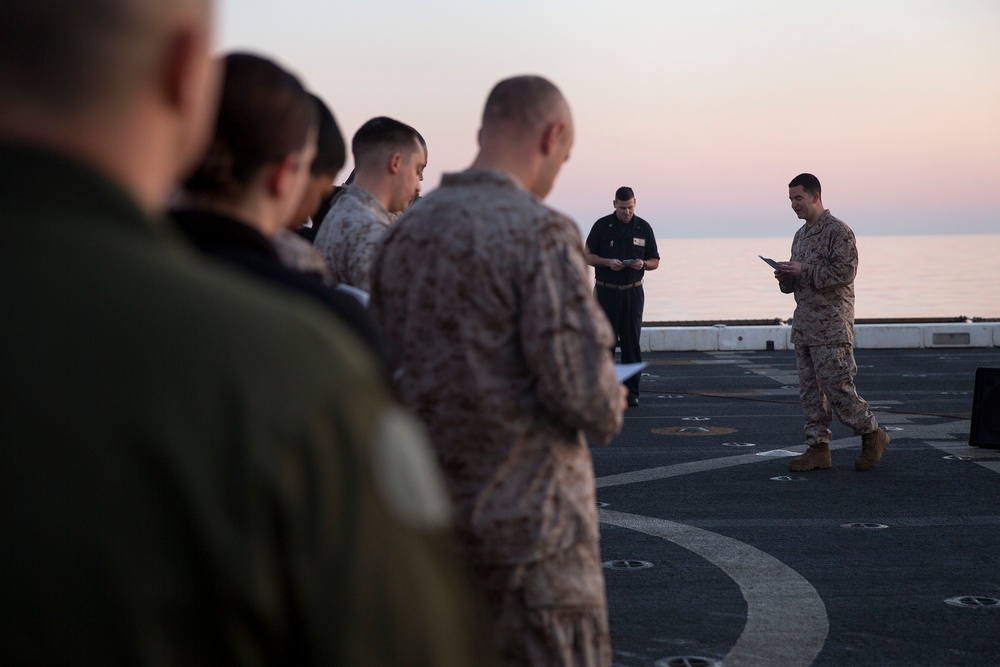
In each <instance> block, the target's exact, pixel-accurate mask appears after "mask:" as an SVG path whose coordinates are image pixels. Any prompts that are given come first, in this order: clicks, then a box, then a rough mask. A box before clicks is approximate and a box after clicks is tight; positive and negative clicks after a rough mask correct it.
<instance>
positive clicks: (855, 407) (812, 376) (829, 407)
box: [795, 344, 878, 445]
mask: <svg viewBox="0 0 1000 667" xmlns="http://www.w3.org/2000/svg"><path fill="white" fill-rule="evenodd" d="M795 361H796V362H797V363H798V367H799V397H800V398H801V400H802V411H803V413H805V418H806V426H805V432H806V444H807V445H825V444H829V443H830V438H831V437H832V434H831V433H830V424H831V423H832V421H833V412H836V414H837V419H839V420H840V421H841V423H843V424H844V425H845V426H848V427H850V428H851V429H853V430H854V435H864V434H865V433H871V432H872V431H874V430H875V429H877V428H878V422H877V421H875V416H874V415H873V414H872V411H871V410H870V409H868V403H866V402H865V400H864V399H863V398H861V397H860V396H858V390H857V389H856V388H855V387H854V376H855V375H857V374H858V365H857V364H856V363H855V362H854V347H853V346H852V345H850V344H844V345H796V346H795Z"/></svg>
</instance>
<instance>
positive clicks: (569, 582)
mask: <svg viewBox="0 0 1000 667" xmlns="http://www.w3.org/2000/svg"><path fill="white" fill-rule="evenodd" d="M472 570H473V574H474V575H475V577H476V579H477V580H478V583H479V585H480V586H481V587H482V590H483V592H484V593H485V599H486V603H487V607H488V609H489V611H490V613H491V615H492V616H493V622H494V627H493V631H494V637H495V641H496V643H497V648H498V652H499V654H500V665H503V667H609V665H610V664H611V635H610V632H609V628H608V610H607V602H606V600H605V597H604V573H603V572H602V571H601V557H600V550H599V548H598V546H597V544H578V545H576V546H574V547H571V548H570V549H568V550H566V551H564V552H562V553H559V554H554V555H552V556H547V557H545V558H543V559H542V560H539V561H534V562H531V563H524V564H522V565H513V566H511V565H488V564H478V565H476V564H474V565H473V568H472Z"/></svg>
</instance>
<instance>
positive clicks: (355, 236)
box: [313, 184, 392, 292]
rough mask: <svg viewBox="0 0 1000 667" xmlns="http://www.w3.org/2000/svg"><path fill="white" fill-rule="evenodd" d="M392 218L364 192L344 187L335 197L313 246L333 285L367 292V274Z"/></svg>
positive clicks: (369, 288)
mask: <svg viewBox="0 0 1000 667" xmlns="http://www.w3.org/2000/svg"><path fill="white" fill-rule="evenodd" d="M390 224H392V217H391V216H390V215H389V212H388V211H386V210H385V207H384V206H382V204H381V203H379V201H378V200H377V199H375V197H373V196H372V195H371V193H369V192H368V191H367V190H365V189H364V188H361V187H359V186H357V185H354V184H351V185H349V186H347V188H346V189H345V190H344V192H343V194H341V195H340V196H339V197H337V199H336V201H335V202H334V203H333V206H332V207H331V208H330V211H329V212H328V213H327V214H326V218H324V220H323V224H322V225H321V226H320V228H319V231H318V232H317V233H316V239H315V240H314V241H313V245H315V246H316V248H318V249H319V251H320V252H321V253H322V254H323V259H325V260H326V264H327V266H328V267H329V268H330V276H331V278H332V279H333V282H334V283H346V284H348V285H353V286H354V287H357V288H359V289H363V290H364V291H366V292H370V291H371V271H372V265H373V264H374V263H375V257H376V256H377V255H378V252H379V249H380V248H381V247H382V241H383V240H384V239H385V235H386V232H388V231H389V225H390Z"/></svg>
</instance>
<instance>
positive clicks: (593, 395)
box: [372, 169, 621, 564]
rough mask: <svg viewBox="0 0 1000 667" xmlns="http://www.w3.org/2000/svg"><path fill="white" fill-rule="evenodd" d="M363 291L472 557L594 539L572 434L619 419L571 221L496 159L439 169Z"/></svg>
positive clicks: (604, 329)
mask: <svg viewBox="0 0 1000 667" xmlns="http://www.w3.org/2000/svg"><path fill="white" fill-rule="evenodd" d="M372 291H373V293H372V304H373V308H374V309H375V314H376V319H377V322H378V323H379V324H380V325H381V327H382V330H383V331H384V333H385V339H386V342H387V347H388V348H389V353H390V356H395V358H396V361H397V362H398V363H399V364H400V367H401V377H400V382H399V384H400V391H401V393H402V395H403V399H404V401H405V402H406V403H407V404H408V405H409V406H410V407H411V408H412V409H413V410H414V411H415V412H416V413H417V415H418V416H419V417H421V418H422V420H423V421H424V422H425V423H426V425H427V427H428V430H429V433H430V436H431V441H432V443H433V445H434V447H435V448H436V449H437V453H438V459H439V461H440V463H441V465H442V467H443V470H444V473H445V478H446V482H447V483H448V486H449V490H450V492H451V496H452V499H453V501H454V504H455V508H456V513H457V517H456V519H457V524H458V528H459V531H460V537H461V538H462V540H463V543H464V545H465V547H466V549H467V553H468V554H469V556H470V557H471V558H472V559H473V560H477V561H480V562H484V563H493V564H501V563H509V564H514V563H524V562H529V561H533V560H536V559H539V558H542V557H544V556H546V555H549V554H553V553H556V552H559V551H562V550H565V549H567V548H569V547H571V546H573V545H576V544H579V543H585V542H590V543H592V544H594V545H596V543H597V537H598V535H597V515H596V509H595V490H594V473H593V465H592V462H591V457H590V450H589V449H588V446H587V443H586V441H585V439H584V436H583V434H584V432H586V433H588V434H589V435H591V436H592V437H593V438H594V439H596V440H597V441H600V442H605V441H607V440H609V439H610V437H611V436H612V435H613V434H614V433H616V432H617V431H618V429H619V428H620V426H621V421H620V420H621V417H620V416H619V415H618V413H617V412H616V410H615V409H614V406H615V404H616V403H617V402H618V401H620V400H621V390H620V385H619V383H618V381H617V380H616V378H615V374H614V370H613V365H612V360H611V355H610V353H609V351H608V350H609V349H610V347H611V345H612V343H613V338H612V333H611V327H610V325H609V324H608V321H607V318H606V317H605V316H604V313H603V312H601V310H600V308H599V307H598V305H597V302H596V301H595V300H594V297H593V295H592V293H591V287H590V284H589V280H588V276H587V268H586V265H585V263H584V259H583V241H582V238H581V237H580V232H579V230H578V229H577V227H576V225H575V224H574V223H573V222H572V221H571V220H569V219H568V218H566V217H565V216H563V215H561V214H559V213H556V212H555V211H553V210H552V209H550V208H548V207H546V206H545V205H543V204H542V203H541V202H540V201H538V200H537V199H535V198H534V197H533V196H532V195H530V194H529V193H528V192H526V191H525V190H524V189H523V188H522V187H520V185H519V184H518V183H517V182H516V181H514V179H513V178H511V177H510V176H508V175H507V174H506V173H504V172H501V171H494V170H483V169H469V170H467V171H465V172H462V173H459V174H446V175H445V176H444V178H443V179H442V181H441V187H440V188H438V189H437V190H436V191H434V192H432V193H431V194H430V195H429V196H428V197H426V198H424V199H422V200H421V202H420V203H419V204H417V205H415V206H413V207H412V208H411V209H409V210H408V211H407V212H406V213H405V214H404V215H402V216H401V217H400V219H399V220H398V221H397V222H396V223H395V224H394V225H393V226H392V228H391V230H390V232H389V234H388V236H387V238H386V242H385V245H384V247H383V249H382V253H381V255H380V256H379V258H378V260H377V262H376V267H375V271H374V273H373V279H372Z"/></svg>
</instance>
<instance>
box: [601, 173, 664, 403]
mask: <svg viewBox="0 0 1000 667" xmlns="http://www.w3.org/2000/svg"><path fill="white" fill-rule="evenodd" d="M613 203H614V207H615V212H614V213H612V214H610V215H606V216H604V217H603V218H600V219H599V220H598V221H597V222H595V223H594V226H593V227H592V228H591V230H590V235H589V236H587V247H586V248H585V256H586V259H587V263H588V264H590V265H591V266H593V267H594V274H595V278H596V287H595V288H594V293H595V295H596V296H597V300H598V302H600V304H601V308H603V309H604V312H605V313H606V314H607V316H608V319H609V320H611V326H612V327H613V328H614V330H615V336H616V337H617V338H618V347H620V348H621V351H622V354H621V362H622V363H623V364H631V363H635V362H638V361H642V352H641V351H640V350H639V333H640V332H641V331H642V306H643V303H644V302H645V294H644V293H643V291H642V276H643V274H644V273H645V272H646V271H652V270H653V269H655V268H657V267H658V266H659V265H660V254H659V253H658V252H657V251H656V237H655V236H654V235H653V228H652V227H650V225H649V223H648V222H646V221H645V220H643V219H642V218H640V217H639V216H637V215H636V214H635V193H634V192H632V188H629V187H620V188H618V190H617V191H615V200H614V202H613ZM625 386H627V387H628V404H629V405H630V406H636V405H639V374H638V373H637V374H635V375H633V376H632V377H631V378H629V379H628V380H626V381H625Z"/></svg>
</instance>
